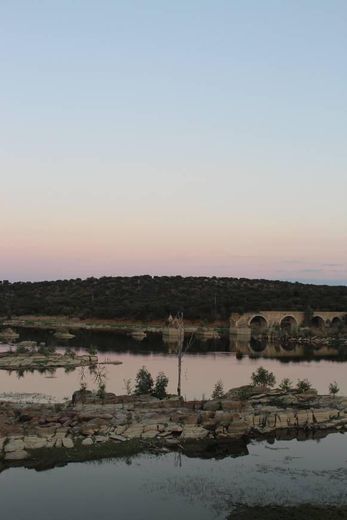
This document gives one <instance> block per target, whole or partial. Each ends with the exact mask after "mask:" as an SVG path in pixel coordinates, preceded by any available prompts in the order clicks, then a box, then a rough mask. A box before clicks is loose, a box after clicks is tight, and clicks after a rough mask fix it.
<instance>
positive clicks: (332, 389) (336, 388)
mask: <svg viewBox="0 0 347 520" xmlns="http://www.w3.org/2000/svg"><path fill="white" fill-rule="evenodd" d="M339 391H340V387H339V385H338V384H337V383H336V381H334V382H333V383H330V385H329V394H330V395H334V396H335V395H336V394H338V393H339Z"/></svg>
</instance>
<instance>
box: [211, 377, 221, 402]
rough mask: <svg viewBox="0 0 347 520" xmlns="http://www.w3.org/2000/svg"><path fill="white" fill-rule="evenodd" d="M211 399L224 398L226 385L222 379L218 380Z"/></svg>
mask: <svg viewBox="0 0 347 520" xmlns="http://www.w3.org/2000/svg"><path fill="white" fill-rule="evenodd" d="M211 397H212V399H222V398H223V397H224V385H223V381H222V380H221V379H218V381H217V382H216V384H215V385H214V388H213V392H212V394H211Z"/></svg>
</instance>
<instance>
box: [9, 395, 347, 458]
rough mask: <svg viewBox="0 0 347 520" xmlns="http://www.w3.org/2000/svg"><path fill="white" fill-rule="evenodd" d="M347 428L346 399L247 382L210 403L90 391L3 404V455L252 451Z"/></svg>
mask: <svg viewBox="0 0 347 520" xmlns="http://www.w3.org/2000/svg"><path fill="white" fill-rule="evenodd" d="M245 394H247V398H245ZM241 395H242V396H243V398H242V399H240V396H241ZM346 429H347V397H331V396H326V395H317V393H315V392H312V391H311V392H307V393H303V394H299V393H296V392H293V391H292V392H289V393H284V392H282V391H280V390H271V391H269V390H266V389H264V388H253V387H244V388H242V389H234V390H231V391H230V392H228V394H227V395H226V396H225V398H223V399H219V400H210V401H184V400H183V399H181V398H178V397H176V396H173V397H171V398H168V399H164V400H158V399H155V398H153V397H149V396H115V395H114V394H106V395H105V396H104V398H103V399H100V398H98V397H97V396H96V395H95V394H92V393H91V392H88V391H84V392H75V394H74V395H73V399H72V400H71V401H70V402H68V403H64V404H59V405H49V404H39V405H30V406H28V405H23V404H17V403H8V402H0V460H1V465H2V468H5V467H7V466H9V465H12V464H25V465H29V466H30V465H33V466H39V465H44V462H45V460H46V461H47V460H50V461H51V464H52V465H54V464H55V463H63V462H68V461H70V460H86V459H91V458H99V457H105V456H114V455H122V454H128V455H129V453H131V452H139V451H146V450H151V451H154V452H167V451H169V450H177V449H179V450H181V451H183V452H184V453H186V454H188V455H192V456H194V455H196V456H224V455H227V454H230V453H233V454H235V455H237V454H245V453H247V443H248V442H249V440H250V439H252V438H272V439H274V438H276V439H291V438H300V439H306V438H318V437H323V436H325V435H327V434H328V433H330V432H336V431H342V432H343V431H345V430H346ZM0 467H1V466H0Z"/></svg>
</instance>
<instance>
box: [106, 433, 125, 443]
mask: <svg viewBox="0 0 347 520" xmlns="http://www.w3.org/2000/svg"><path fill="white" fill-rule="evenodd" d="M110 439H112V440H113V441H118V442H124V441H126V440H127V439H126V437H124V435H118V434H117V433H111V434H110Z"/></svg>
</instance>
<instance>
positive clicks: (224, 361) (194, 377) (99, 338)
mask: <svg viewBox="0 0 347 520" xmlns="http://www.w3.org/2000/svg"><path fill="white" fill-rule="evenodd" d="M19 332H20V333H21V337H20V338H19V341H20V340H28V339H33V340H37V341H45V342H47V343H56V344H57V343H59V344H60V345H61V344H62V342H61V341H60V342H58V340H56V339H55V338H54V336H53V333H52V332H46V331H36V332H35V331H27V330H26V331H25V330H21V331H19ZM67 344H68V345H69V346H72V347H74V348H76V349H77V350H78V351H79V352H81V353H82V352H83V351H84V348H86V347H89V346H90V345H93V346H95V347H96V348H97V349H98V355H99V357H100V358H101V359H109V360H119V361H121V362H122V365H118V366H114V365H109V366H107V390H108V391H111V392H115V393H117V394H122V393H125V383H124V381H125V380H127V379H131V380H132V381H133V382H134V379H135V376H136V372H137V371H138V369H139V368H140V367H141V366H143V365H145V366H146V367H147V368H148V369H149V370H150V371H151V372H152V374H153V375H154V376H155V375H156V374H157V373H158V372H160V371H164V372H165V373H166V374H167V375H168V377H169V380H170V383H169V391H170V392H172V393H174V392H175V390H176V385H177V356H176V351H175V346H174V345H171V346H170V345H165V344H164V343H163V342H162V340H161V338H160V337H159V336H155V335H152V336H150V337H149V338H146V339H145V340H144V341H142V342H139V341H136V340H134V339H132V338H130V337H127V336H120V335H115V334H114V333H104V332H103V333H89V332H88V333H86V332H80V333H78V335H77V336H76V337H75V338H73V339H72V340H70V341H69V342H68V343H67V342H66V343H65V345H67ZM2 348H3V349H6V348H7V347H5V346H3V347H2ZM346 363H347V352H346V353H345V352H343V351H342V352H341V350H340V351H338V350H337V349H333V348H326V347H323V348H320V349H313V348H308V347H302V346H299V345H297V346H293V347H290V348H288V347H286V348H283V347H281V346H279V345H272V344H268V345H265V346H264V345H262V344H257V343H255V344H252V345H250V344H249V343H240V342H238V343H235V342H230V341H229V339H228V338H224V339H223V340H222V341H218V342H204V343H202V342H197V341H195V342H194V343H193V345H192V347H191V348H190V350H189V351H188V352H187V353H186V354H185V356H184V358H183V370H182V375H183V380H182V391H183V395H184V396H185V397H187V398H188V399H194V398H196V399H201V397H202V396H203V395H204V396H205V397H209V396H210V393H211V391H212V389H213V386H214V384H215V383H216V381H217V380H218V379H221V380H222V381H223V383H224V388H225V389H229V388H231V387H235V386H239V385H244V384H248V383H249V382H250V376H251V374H252V372H253V371H254V370H256V369H257V367H258V366H260V365H263V366H265V367H266V368H268V369H270V370H272V371H273V372H274V373H275V375H276V377H277V380H278V381H280V380H281V379H282V378H284V377H289V378H290V379H293V380H294V381H296V380H297V379H298V378H300V379H302V378H306V377H307V378H308V379H309V380H310V381H311V382H312V384H313V385H314V387H316V388H317V389H318V391H319V392H321V393H327V392H328V386H329V383H330V382H332V381H337V383H338V384H339V386H340V388H341V393H345V394H347V378H346V367H347V365H346ZM85 372H86V378H87V381H88V386H89V388H91V389H92V388H94V387H95V382H94V379H93V376H92V375H90V374H89V372H88V369H87V370H86V371H85ZM80 376H81V374H80V370H79V369H76V370H75V371H73V372H70V373H66V372H65V371H64V369H58V370H56V372H55V373H54V374H40V373H38V372H34V373H25V374H24V376H23V377H20V375H18V374H17V373H15V372H12V373H11V374H9V373H8V372H5V371H0V393H3V392H20V393H24V392H30V393H33V392H34V393H44V394H48V395H52V396H54V397H55V398H56V399H58V400H62V399H63V398H64V397H70V396H71V394H72V393H73V391H74V390H76V389H77V388H78V387H79V384H80Z"/></svg>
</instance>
